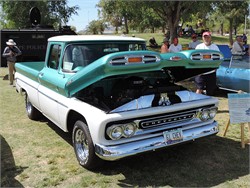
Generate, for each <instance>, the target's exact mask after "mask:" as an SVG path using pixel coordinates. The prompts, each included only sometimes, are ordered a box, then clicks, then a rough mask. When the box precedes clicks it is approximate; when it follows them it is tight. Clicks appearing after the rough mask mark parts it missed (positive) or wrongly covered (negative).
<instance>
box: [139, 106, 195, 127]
mask: <svg viewBox="0 0 250 188" xmlns="http://www.w3.org/2000/svg"><path fill="white" fill-rule="evenodd" d="M195 117H196V110H193V111H189V112H185V113H176V114H170V115H165V116H159V117H153V118H150V119H144V120H141V121H140V122H139V126H140V127H141V128H142V129H147V128H151V127H155V126H160V125H166V124H173V123H179V122H184V121H189V120H192V119H193V118H195Z"/></svg>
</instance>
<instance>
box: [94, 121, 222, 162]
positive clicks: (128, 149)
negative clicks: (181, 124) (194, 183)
mask: <svg viewBox="0 0 250 188" xmlns="http://www.w3.org/2000/svg"><path fill="white" fill-rule="evenodd" d="M218 132H219V128H218V123H217V122H216V121H214V122H213V123H211V124H208V125H204V126H202V127H196V128H193V129H189V130H183V140H182V141H180V142H178V143H174V144H166V143H165V141H164V137H163V134H161V135H160V136H157V137H153V138H149V139H145V140H138V141H135V142H130V143H125V144H119V145H112V146H104V145H101V144H95V152H96V155H97V156H99V157H100V158H101V159H103V160H108V161H114V160H118V159H121V158H124V157H128V156H132V155H136V154H139V153H143V152H147V151H154V150H156V149H159V148H164V147H168V146H171V145H176V144H180V143H184V142H187V141H192V140H193V141H194V140H195V139H197V138H202V137H206V136H209V135H214V134H217V133H218Z"/></svg>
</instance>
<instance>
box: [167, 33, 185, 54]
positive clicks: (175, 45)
mask: <svg viewBox="0 0 250 188" xmlns="http://www.w3.org/2000/svg"><path fill="white" fill-rule="evenodd" d="M181 50H182V45H180V44H179V40H178V38H177V37H176V38H174V40H173V44H171V45H170V46H169V52H179V51H181Z"/></svg>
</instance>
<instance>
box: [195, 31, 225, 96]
mask: <svg viewBox="0 0 250 188" xmlns="http://www.w3.org/2000/svg"><path fill="white" fill-rule="evenodd" d="M202 40H203V43H201V44H198V45H197V46H196V48H195V49H207V50H216V51H220V49H219V48H218V46H217V45H216V44H213V43H212V36H211V33H210V32H207V31H206V32H204V33H203V34H202ZM195 84H196V87H197V90H196V93H200V94H202V93H203V91H204V90H206V94H207V95H213V94H214V91H215V89H216V88H217V86H216V71H215V70H213V71H210V72H207V73H203V74H201V75H198V76H196V77H195Z"/></svg>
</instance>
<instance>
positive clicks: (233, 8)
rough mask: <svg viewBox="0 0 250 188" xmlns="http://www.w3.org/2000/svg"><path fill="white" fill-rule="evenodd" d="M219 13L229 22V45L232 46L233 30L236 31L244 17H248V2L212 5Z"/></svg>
mask: <svg viewBox="0 0 250 188" xmlns="http://www.w3.org/2000/svg"><path fill="white" fill-rule="evenodd" d="M214 4H215V6H216V8H217V9H218V11H219V12H221V13H222V14H223V15H224V17H225V18H226V19H227V20H228V21H229V43H230V44H231V45H232V44H233V36H232V34H233V30H234V31H235V34H236V31H237V27H238V26H239V25H240V23H243V22H244V18H245V15H248V11H249V0H244V1H221V2H217V3H214Z"/></svg>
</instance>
